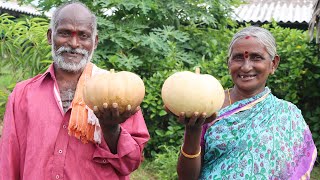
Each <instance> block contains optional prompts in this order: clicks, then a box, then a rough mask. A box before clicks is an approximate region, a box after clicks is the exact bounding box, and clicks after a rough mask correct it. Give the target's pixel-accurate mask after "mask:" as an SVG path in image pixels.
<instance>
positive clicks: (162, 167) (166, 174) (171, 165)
mask: <svg viewBox="0 0 320 180" xmlns="http://www.w3.org/2000/svg"><path fill="white" fill-rule="evenodd" d="M160 149H161V153H158V154H156V155H155V156H154V160H153V161H151V162H149V163H148V166H145V167H144V169H145V170H147V171H148V170H149V171H152V172H153V173H154V175H155V176H156V177H157V179H163V180H175V179H178V174H177V159H178V156H179V146H178V147H177V146H165V145H162V146H160Z"/></svg>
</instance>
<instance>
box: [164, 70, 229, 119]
mask: <svg viewBox="0 0 320 180" xmlns="http://www.w3.org/2000/svg"><path fill="white" fill-rule="evenodd" d="M196 71H198V72H196V73H193V72H190V71H183V72H177V73H174V74H173V75H171V76H169V77H168V78H167V79H166V80H165V82H164V84H163V86H162V91H161V96H162V100H163V102H164V104H165V106H166V107H167V108H168V109H169V110H170V111H171V112H172V113H174V114H175V115H177V116H178V115H179V114H180V113H181V112H185V113H186V117H191V115H192V114H193V113H194V112H199V113H203V112H205V113H206V114H207V116H211V115H212V114H213V113H214V112H217V111H219V110H220V108H221V107H222V105H223V102H224V98H225V95H224V90H223V87H222V86H221V84H220V82H219V81H218V80H217V79H216V78H215V77H213V76H211V75H209V74H200V69H197V70H196Z"/></svg>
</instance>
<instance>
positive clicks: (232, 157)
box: [200, 87, 317, 180]
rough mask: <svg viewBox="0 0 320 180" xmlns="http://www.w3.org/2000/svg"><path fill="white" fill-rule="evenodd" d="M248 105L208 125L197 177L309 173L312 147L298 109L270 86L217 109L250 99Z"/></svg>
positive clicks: (223, 111)
mask: <svg viewBox="0 0 320 180" xmlns="http://www.w3.org/2000/svg"><path fill="white" fill-rule="evenodd" d="M266 93H269V95H268V96H267V97H266V98H265V99H264V100H263V101H261V102H259V103H257V104H256V105H254V106H253V107H251V108H250V109H248V110H245V111H241V112H238V113H236V114H233V115H230V116H228V117H224V118H223V119H221V120H220V121H218V122H216V123H215V124H214V125H212V126H210V127H208V128H207V130H206V132H205V135H204V146H205V147H204V149H205V153H204V158H203V166H202V172H201V176H200V179H205V180H209V179H258V180H263V179H266V180H269V179H274V180H276V179H286V180H287V179H300V178H302V177H306V179H308V175H309V174H308V173H310V171H311V169H312V167H313V164H314V161H315V158H316V152H317V151H316V148H315V145H314V142H313V140H312V135H311V132H310V130H309V128H308V126H307V124H306V123H305V121H304V119H303V117H302V115H301V111H300V110H299V109H298V108H297V107H296V106H295V105H293V104H292V103H290V102H287V101H284V100H281V99H278V98H277V97H275V96H274V95H272V94H271V93H270V89H269V88H267V87H266V88H265V91H264V92H262V93H260V94H258V95H256V96H254V97H252V98H249V99H245V100H241V101H238V102H236V103H234V104H232V105H230V106H227V107H225V108H223V109H221V110H220V112H219V115H222V114H226V113H228V111H233V110H234V109H236V108H239V107H241V106H243V104H248V103H250V102H252V101H255V100H257V99H259V98H260V97H262V96H263V95H265V94H266Z"/></svg>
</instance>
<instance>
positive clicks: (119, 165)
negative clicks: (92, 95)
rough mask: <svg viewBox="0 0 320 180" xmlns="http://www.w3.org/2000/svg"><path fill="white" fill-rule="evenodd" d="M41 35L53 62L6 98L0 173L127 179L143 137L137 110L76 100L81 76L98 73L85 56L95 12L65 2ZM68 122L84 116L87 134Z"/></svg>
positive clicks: (93, 36) (91, 44) (93, 37)
mask: <svg viewBox="0 0 320 180" xmlns="http://www.w3.org/2000/svg"><path fill="white" fill-rule="evenodd" d="M47 38H48V42H49V44H51V45H52V57H53V60H54V63H53V64H52V65H51V66H50V67H49V69H48V70H47V71H46V72H45V73H44V74H42V75H38V76H36V77H34V78H31V79H29V80H26V81H23V82H20V83H18V84H17V85H16V87H15V89H14V91H13V92H12V94H11V95H10V98H9V101H8V103H7V108H6V113H5V118H4V129H3V136H2V142H1V146H0V179H1V180H2V179H4V180H10V179H39V180H40V179H41V180H42V179H74V180H75V179H77V180H78V179H85V180H90V179H129V174H130V173H131V172H132V171H134V170H135V169H137V168H138V166H139V164H140V162H141V157H142V151H143V148H144V145H145V144H146V142H147V141H148V139H149V133H148V130H147V128H146V125H145V122H144V119H143V116H142V113H141V111H140V109H133V110H131V109H130V108H128V109H127V110H126V112H125V113H123V114H121V115H119V112H118V108H117V104H112V105H108V106H105V107H104V109H95V111H92V110H91V109H89V108H87V106H85V105H83V103H82V104H81V103H79V101H81V100H82V88H83V84H84V83H85V81H86V79H87V77H90V76H91V75H94V74H96V73H100V72H101V71H104V70H101V69H99V68H97V67H96V66H95V65H93V64H92V63H91V62H90V59H91V57H92V54H93V51H94V49H95V48H96V47H97V43H98V35H97V22H96V17H95V16H94V15H93V14H92V13H91V11H90V10H89V9H88V8H87V7H86V6H85V5H84V4H82V3H79V2H76V3H74V2H73V3H68V4H64V5H62V6H60V7H59V8H57V10H56V11H55V12H54V14H53V17H52V20H51V27H50V29H49V30H48V33H47ZM79 112H83V113H84V115H85V116H77V113H79ZM97 117H98V119H97ZM71 121H72V122H73V123H77V122H79V121H83V122H89V121H90V122H91V127H93V128H94V139H91V140H90V139H85V140H84V139H83V136H79V135H77V133H75V132H74V129H72V127H70V123H71ZM99 122H100V123H99ZM73 125H75V126H78V125H77V124H73Z"/></svg>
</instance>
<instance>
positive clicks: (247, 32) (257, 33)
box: [228, 26, 277, 60]
mask: <svg viewBox="0 0 320 180" xmlns="http://www.w3.org/2000/svg"><path fill="white" fill-rule="evenodd" d="M247 36H252V37H255V38H257V39H258V41H259V42H260V43H261V44H262V45H264V46H265V47H266V49H267V52H268V54H269V55H270V57H271V59H272V60H273V58H274V57H275V56H276V55H277V44H276V40H275V39H274V37H273V35H272V34H271V33H270V31H268V30H266V29H264V28H261V27H256V26H250V27H246V28H244V29H242V30H241V31H239V32H237V33H236V34H235V35H234V36H233V38H232V40H231V43H230V45H229V52H228V57H230V56H231V51H232V47H233V45H234V43H235V42H236V41H237V40H239V39H242V38H245V37H247Z"/></svg>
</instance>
